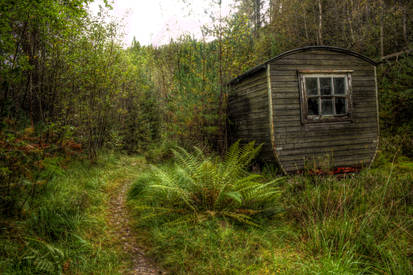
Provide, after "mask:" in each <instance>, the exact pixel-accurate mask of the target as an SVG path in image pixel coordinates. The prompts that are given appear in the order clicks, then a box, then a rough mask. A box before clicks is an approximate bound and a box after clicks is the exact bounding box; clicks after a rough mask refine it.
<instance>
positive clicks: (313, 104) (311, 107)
mask: <svg viewBox="0 0 413 275" xmlns="http://www.w3.org/2000/svg"><path fill="white" fill-rule="evenodd" d="M308 114H309V115H318V98H314V97H313V98H309V99H308Z"/></svg>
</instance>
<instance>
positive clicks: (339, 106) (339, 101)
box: [336, 97, 346, 115]
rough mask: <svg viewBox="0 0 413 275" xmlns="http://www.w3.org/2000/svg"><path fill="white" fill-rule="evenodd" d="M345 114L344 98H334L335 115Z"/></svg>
mask: <svg viewBox="0 0 413 275" xmlns="http://www.w3.org/2000/svg"><path fill="white" fill-rule="evenodd" d="M345 113H346V98H344V97H336V114H337V115H343V114H345Z"/></svg>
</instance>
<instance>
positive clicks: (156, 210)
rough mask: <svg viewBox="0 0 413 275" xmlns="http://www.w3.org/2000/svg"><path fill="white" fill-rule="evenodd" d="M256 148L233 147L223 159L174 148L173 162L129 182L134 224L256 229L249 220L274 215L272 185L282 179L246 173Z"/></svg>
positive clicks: (275, 197)
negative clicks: (213, 223) (212, 222)
mask: <svg viewBox="0 0 413 275" xmlns="http://www.w3.org/2000/svg"><path fill="white" fill-rule="evenodd" d="M259 150H260V147H256V148H254V143H249V144H247V145H245V146H240V145H239V143H235V144H234V145H233V146H231V148H230V149H229V151H228V153H227V154H226V156H225V158H224V159H223V160H221V159H220V158H219V157H210V156H206V155H205V154H204V153H203V152H202V151H201V150H199V149H197V148H195V152H194V153H188V152H187V151H186V150H185V149H183V148H177V149H176V150H174V155H175V160H176V162H175V164H174V165H173V166H170V167H156V166H152V170H151V171H150V172H149V173H147V174H145V175H143V176H141V177H140V178H139V179H137V181H136V182H135V183H134V184H133V186H132V188H131V190H130V192H129V199H130V200H133V202H132V205H133V207H134V209H135V210H137V211H139V213H140V221H141V222H142V223H147V222H151V221H154V222H173V223H185V222H200V221H204V220H208V219H209V218H213V217H219V218H223V219H229V220H235V221H237V222H241V223H247V224H251V225H256V224H257V223H256V222H255V221H254V217H256V216H262V215H272V214H274V213H276V212H277V211H279V207H278V206H279V204H278V203H277V200H278V199H279V197H280V194H281V192H280V190H279V188H278V187H277V185H278V183H279V182H280V181H281V180H282V179H275V180H272V181H269V182H264V181H263V179H262V177H261V176H260V175H258V174H251V173H248V172H247V171H246V168H247V166H248V165H249V164H250V163H251V161H252V160H253V158H254V157H255V156H256V155H257V153H258V151H259Z"/></svg>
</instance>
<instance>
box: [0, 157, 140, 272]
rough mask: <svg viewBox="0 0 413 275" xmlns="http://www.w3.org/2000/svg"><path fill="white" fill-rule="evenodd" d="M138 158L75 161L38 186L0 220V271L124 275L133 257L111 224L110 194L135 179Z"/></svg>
mask: <svg viewBox="0 0 413 275" xmlns="http://www.w3.org/2000/svg"><path fill="white" fill-rule="evenodd" d="M142 163H143V162H142V158H141V157H133V158H132V157H126V156H118V155H113V154H105V155H103V156H102V157H101V158H100V159H99V161H98V163H96V164H90V163H89V162H88V161H75V162H74V163H72V164H71V165H70V166H69V168H67V169H65V170H63V169H62V170H61V171H60V173H59V175H58V176H56V177H55V178H54V179H53V180H51V181H50V182H48V184H47V185H44V186H41V187H39V190H37V192H39V193H40V195H39V196H36V198H35V199H34V200H30V201H29V202H28V203H26V204H25V207H24V209H23V211H22V214H21V215H20V216H19V217H18V218H8V219H2V220H1V221H0V226H1V227H0V229H1V230H0V271H1V273H2V274H62V273H63V274H125V273H124V272H125V270H129V268H130V267H131V264H132V263H131V261H132V258H131V257H130V255H126V253H125V251H124V247H123V245H124V242H123V240H121V239H119V238H117V237H118V236H119V234H117V232H114V231H116V230H118V228H116V227H114V226H113V225H112V224H111V223H110V218H111V217H110V215H112V212H111V209H110V208H111V205H110V199H111V196H114V195H116V194H115V191H116V190H118V189H119V188H120V186H121V185H123V184H126V183H127V182H128V181H131V180H133V179H134V178H136V177H137V176H138V175H139V171H140V169H141V168H142Z"/></svg>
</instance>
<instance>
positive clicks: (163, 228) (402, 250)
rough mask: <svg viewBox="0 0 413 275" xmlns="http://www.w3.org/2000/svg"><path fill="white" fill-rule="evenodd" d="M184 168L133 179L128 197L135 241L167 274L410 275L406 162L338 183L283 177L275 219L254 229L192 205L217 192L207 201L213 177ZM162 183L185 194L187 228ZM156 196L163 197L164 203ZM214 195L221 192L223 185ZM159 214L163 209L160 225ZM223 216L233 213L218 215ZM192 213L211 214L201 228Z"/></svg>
mask: <svg viewBox="0 0 413 275" xmlns="http://www.w3.org/2000/svg"><path fill="white" fill-rule="evenodd" d="M185 165H187V166H188V167H192V166H193V165H191V164H185V162H184V163H183V164H182V163H181V164H180V165H178V166H177V167H175V168H174V167H171V166H168V167H165V168H161V169H158V168H157V169H155V170H154V172H153V173H152V175H149V176H145V177H144V179H143V180H142V179H138V180H137V181H136V182H135V184H134V186H133V187H132V189H131V193H130V204H131V206H132V207H134V208H135V210H134V211H135V213H136V227H137V228H138V230H140V231H141V232H142V234H140V238H141V240H140V241H141V242H145V243H146V245H147V247H148V249H149V253H150V254H151V256H152V257H153V258H155V259H156V260H157V262H158V263H159V264H161V265H162V266H163V267H164V268H165V269H166V270H169V271H171V272H172V273H174V274H278V273H280V274H412V273H413V265H412V260H411V259H412V258H411V257H412V255H413V247H412V239H413V219H412V217H413V204H412V202H413V193H412V190H413V169H412V163H411V162H408V161H406V162H402V163H399V164H395V165H392V164H390V163H387V164H385V165H381V166H380V167H378V168H374V169H366V170H364V171H362V172H361V173H360V174H357V175H353V176H348V177H346V178H341V179H340V178H336V177H332V176H329V177H320V176H293V177H288V178H286V179H285V180H284V181H283V182H281V183H279V188H280V190H281V192H282V195H281V196H280V197H279V198H278V200H277V201H274V198H272V201H271V202H272V203H273V204H274V205H277V206H278V207H280V208H281V209H282V211H280V212H278V213H272V215H270V216H269V217H265V215H258V216H257V217H255V216H254V217H253V219H254V222H255V223H257V224H258V226H253V225H250V224H246V223H243V222H239V221H236V220H234V219H228V218H226V217H225V216H224V215H221V216H219V215H218V213H219V212H218V210H217V211H211V209H206V208H205V205H201V204H200V203H199V202H200V201H202V198H205V193H208V192H212V191H213V192H212V193H214V192H215V191H214V190H221V189H220V187H219V185H218V187H217V188H215V189H214V190H212V191H211V190H209V189H208V187H206V186H207V185H203V184H202V183H201V184H200V183H199V180H200V181H202V180H203V178H207V179H212V177H211V175H215V174H216V173H220V172H211V171H209V172H205V171H202V169H198V170H197V169H195V170H194V169H193V168H188V169H187V168H185ZM202 165H203V166H206V167H210V166H211V164H210V163H206V164H204V163H201V166H202ZM212 170H213V169H212ZM218 170H219V169H218ZM218 170H214V171H218ZM219 171H221V170H219ZM160 172H161V174H163V176H161V177H160V176H159V173H160ZM224 174H225V173H224ZM165 175H166V176H165ZM188 175H195V176H190V177H192V179H188ZM205 175H207V176H205ZM214 177H215V176H214ZM267 177H268V179H267V180H270V179H271V178H272V176H271V175H267ZM148 178H149V180H148ZM171 178H173V179H175V181H176V182H179V183H178V187H179V186H180V188H182V189H185V190H184V191H182V190H180V191H179V194H182V195H184V198H187V199H188V200H190V201H191V205H192V206H194V207H195V211H194V216H193V217H194V218H193V219H190V220H188V221H187V222H180V220H179V217H175V216H179V215H180V214H181V215H184V214H185V215H188V212H189V211H191V209H192V208H190V207H187V208H185V206H186V204H185V203H184V202H182V203H180V202H179V201H180V200H179V198H178V197H175V195H174V194H173V193H174V192H175V191H174V190H173V189H172V188H175V187H176V186H175V185H173V184H171V182H170V179H171ZM214 179H215V178H214ZM151 181H152V183H151ZM263 181H265V179H263ZM145 182H146V183H145ZM215 182H216V181H215ZM145 184H146V187H145ZM224 185H225V187H224ZM160 186H162V188H164V187H167V188H169V189H168V190H169V191H168V193H166V194H167V196H164V195H165V193H164V191H165V190H162V188H160ZM199 186H200V187H199ZM221 186H223V187H222V188H227V182H222V185H221ZM145 188H146V189H145ZM145 190H147V191H145ZM229 191H231V193H233V192H234V190H229ZM201 193H202V194H203V195H202V196H201V195H200V194H201ZM239 197H242V196H239ZM159 198H162V200H160V199H159ZM208 201H210V199H208ZM227 203H230V204H231V203H232V202H230V201H228V202H227ZM239 205H241V204H239ZM173 208H175V210H176V211H173V210H172V209H173ZM148 209H149V210H148ZM159 209H161V210H162V209H168V210H167V211H168V212H167V215H164V213H162V211H159ZM205 209H206V210H205ZM228 209H230V210H233V211H235V212H236V213H239V211H240V210H242V209H238V210H237V209H235V208H228V207H226V208H224V209H221V210H219V211H226V210H228ZM202 211H204V212H205V213H214V214H213V215H210V217H209V218H205V215H203V214H202V213H203V212H202ZM237 211H238V212H237ZM176 221H178V223H177V222H176Z"/></svg>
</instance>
